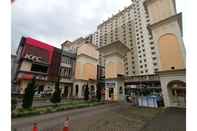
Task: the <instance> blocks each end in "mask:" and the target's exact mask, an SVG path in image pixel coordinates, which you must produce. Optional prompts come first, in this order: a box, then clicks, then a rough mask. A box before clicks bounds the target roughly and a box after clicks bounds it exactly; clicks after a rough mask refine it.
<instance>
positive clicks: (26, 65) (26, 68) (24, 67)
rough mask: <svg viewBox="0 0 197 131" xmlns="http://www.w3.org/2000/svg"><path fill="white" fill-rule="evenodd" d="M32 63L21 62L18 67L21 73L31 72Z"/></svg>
mask: <svg viewBox="0 0 197 131" xmlns="http://www.w3.org/2000/svg"><path fill="white" fill-rule="evenodd" d="M31 66H32V63H31V62H28V61H23V62H22V63H21V66H20V70H21V71H31Z"/></svg>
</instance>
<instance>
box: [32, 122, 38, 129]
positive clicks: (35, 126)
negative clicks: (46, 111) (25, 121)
mask: <svg viewBox="0 0 197 131" xmlns="http://www.w3.org/2000/svg"><path fill="white" fill-rule="evenodd" d="M33 131H38V127H37V123H34V124H33Z"/></svg>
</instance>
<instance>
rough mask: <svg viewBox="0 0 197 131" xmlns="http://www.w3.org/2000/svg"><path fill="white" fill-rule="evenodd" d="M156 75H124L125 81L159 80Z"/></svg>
mask: <svg viewBox="0 0 197 131" xmlns="http://www.w3.org/2000/svg"><path fill="white" fill-rule="evenodd" d="M159 80H160V79H159V76H158V75H146V76H128V77H125V82H132V81H133V82H134V81H159Z"/></svg>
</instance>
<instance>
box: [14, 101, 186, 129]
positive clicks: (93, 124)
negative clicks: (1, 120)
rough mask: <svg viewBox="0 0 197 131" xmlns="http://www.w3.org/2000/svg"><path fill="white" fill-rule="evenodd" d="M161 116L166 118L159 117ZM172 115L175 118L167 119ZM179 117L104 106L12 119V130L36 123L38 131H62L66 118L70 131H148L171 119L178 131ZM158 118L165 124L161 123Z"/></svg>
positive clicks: (115, 106) (123, 105)
mask: <svg viewBox="0 0 197 131" xmlns="http://www.w3.org/2000/svg"><path fill="white" fill-rule="evenodd" d="M161 112H162V113H166V114H163V115H162V113H161ZM172 113H174V114H177V115H174V117H169V116H171V114H172ZM179 113H180V112H178V113H177V111H176V110H173V112H168V111H167V112H165V111H164V109H151V108H138V107H132V106H131V105H128V104H123V103H122V104H120V103H119V104H106V105H100V106H96V107H89V108H83V109H75V110H70V111H64V112H58V113H51V114H45V115H40V116H34V117H28V118H18V119H13V120H12V129H14V128H15V129H17V131H32V124H33V123H34V122H37V123H38V127H39V129H40V130H39V131H62V130H63V125H64V124H63V123H64V120H65V119H66V116H69V117H70V127H69V128H70V131H145V130H142V129H146V130H147V129H149V128H150V127H151V128H150V129H153V127H154V125H155V124H161V125H162V122H164V121H168V119H172V118H174V119H172V120H174V121H176V120H179V121H181V122H179V123H178V124H182V125H175V126H174V127H175V128H174V129H176V127H177V126H180V128H181V127H184V126H185V125H184V121H185V120H184V117H182V113H183V112H181V113H180V114H179ZM167 114H168V115H167ZM165 116H167V117H165ZM153 118H154V119H153ZM160 118H161V119H164V120H163V121H162V120H161V119H160ZM154 123H155V124H154ZM171 125H173V124H171ZM165 127H167V126H166V125H165V126H163V127H162V129H164V130H162V131H171V130H165ZM180 128H177V129H180ZM166 129H167V128H166ZM147 131H149V130H147ZM152 131H160V130H152ZM175 131H182V130H175Z"/></svg>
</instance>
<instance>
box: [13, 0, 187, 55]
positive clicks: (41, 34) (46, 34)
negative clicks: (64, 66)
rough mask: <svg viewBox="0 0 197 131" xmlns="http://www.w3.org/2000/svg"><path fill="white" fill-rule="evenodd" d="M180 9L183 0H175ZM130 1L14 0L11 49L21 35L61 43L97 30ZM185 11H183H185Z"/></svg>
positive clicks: (180, 9) (15, 47) (14, 47)
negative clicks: (104, 21)
mask: <svg viewBox="0 0 197 131" xmlns="http://www.w3.org/2000/svg"><path fill="white" fill-rule="evenodd" d="M176 1H177V2H176V3H177V10H178V12H183V28H184V29H185V24H184V20H185V19H186V17H185V16H184V13H185V12H184V11H185V8H186V6H184V0H176ZM129 4H131V0H16V1H15V3H13V4H12V16H11V18H12V53H15V51H16V49H17V46H18V44H19V42H20V39H21V37H22V36H29V37H32V38H35V39H38V40H41V41H43V42H47V43H49V44H51V45H53V46H56V47H60V45H61V43H63V42H64V41H65V40H71V41H72V40H74V39H76V38H78V37H81V36H86V35H88V34H90V33H93V32H95V31H96V28H97V25H98V24H100V23H102V21H103V20H106V19H107V18H108V17H111V15H112V14H115V13H117V12H118V10H122V9H123V8H124V7H125V6H128V5H129ZM185 15H186V13H185Z"/></svg>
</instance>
